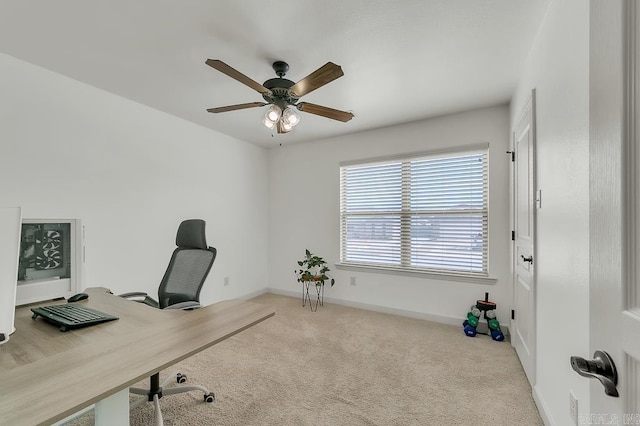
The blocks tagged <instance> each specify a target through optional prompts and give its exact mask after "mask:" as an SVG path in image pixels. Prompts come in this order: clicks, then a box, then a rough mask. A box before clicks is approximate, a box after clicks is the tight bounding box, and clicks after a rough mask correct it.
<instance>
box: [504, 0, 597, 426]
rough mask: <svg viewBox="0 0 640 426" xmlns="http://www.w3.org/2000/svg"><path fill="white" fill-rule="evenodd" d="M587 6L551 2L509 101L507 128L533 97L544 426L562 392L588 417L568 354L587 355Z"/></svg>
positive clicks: (562, 413)
mask: <svg viewBox="0 0 640 426" xmlns="http://www.w3.org/2000/svg"><path fill="white" fill-rule="evenodd" d="M588 70H589V2H584V1H581V0H561V1H560V0H553V1H552V2H551V4H550V6H549V9H548V11H547V14H546V16H545V19H544V21H543V24H542V26H541V28H540V32H539V34H538V36H537V39H536V41H535V43H534V45H533V48H532V50H531V52H530V55H529V58H528V61H527V65H526V68H525V70H524V71H523V74H522V78H521V79H520V82H519V84H518V87H517V90H516V92H515V94H514V96H513V100H512V104H511V123H512V127H513V126H514V125H515V124H516V119H517V116H518V114H519V113H520V111H521V110H522V108H523V106H524V102H525V100H526V97H527V96H528V95H529V93H530V91H531V89H532V88H536V99H537V132H538V133H537V168H536V172H537V179H538V188H540V189H541V190H542V207H541V208H540V209H538V212H537V213H538V217H537V241H536V244H537V246H536V274H537V318H538V319H537V345H538V348H537V349H538V351H537V384H536V386H535V389H534V394H535V396H536V397H537V399H538V402H539V406H540V408H541V411H543V413H544V415H545V416H546V417H547V420H548V422H549V424H552V425H567V424H572V423H571V419H570V417H569V390H570V389H573V391H574V393H575V394H576V396H577V397H578V400H579V408H580V413H582V414H587V413H588V412H589V381H588V380H585V379H584V378H582V377H580V376H579V375H577V374H576V373H575V372H573V370H572V369H571V366H570V364H569V357H570V356H571V355H580V356H585V357H588V356H589V355H590V354H589V263H588V261H589V214H588V212H589V93H588V90H589V72H588Z"/></svg>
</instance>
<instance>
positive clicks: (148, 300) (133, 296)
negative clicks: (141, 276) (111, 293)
mask: <svg viewBox="0 0 640 426" xmlns="http://www.w3.org/2000/svg"><path fill="white" fill-rule="evenodd" d="M118 297H122V298H123V299H127V300H132V301H134V302H138V303H144V304H145V305H149V306H151V307H153V308H158V307H159V305H158V302H156V301H155V300H154V299H152V298H151V297H149V295H148V294H147V293H143V292H139V291H134V292H131V293H123V294H119V295H118ZM136 297H137V298H138V299H136ZM141 298H142V299H141Z"/></svg>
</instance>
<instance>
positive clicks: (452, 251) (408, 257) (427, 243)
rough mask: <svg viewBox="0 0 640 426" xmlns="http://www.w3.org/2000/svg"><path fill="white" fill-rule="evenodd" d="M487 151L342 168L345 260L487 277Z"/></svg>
mask: <svg viewBox="0 0 640 426" xmlns="http://www.w3.org/2000/svg"><path fill="white" fill-rule="evenodd" d="M487 163H488V160H487V149H486V147H484V148H482V149H474V150H467V151H464V152H448V153H440V154H431V155H420V156H411V157H407V158H401V159H393V160H384V161H376V162H369V163H359V164H350V165H342V167H341V168H340V228H341V230H340V245H341V250H340V261H341V263H342V264H343V265H352V266H373V267H381V268H387V269H399V270H406V271H416V272H431V273H439V274H450V275H466V276H479V277H487V275H488V273H487V257H488V244H487V243H488V237H487V235H488V232H487V231H488V177H487V175H488V164H487Z"/></svg>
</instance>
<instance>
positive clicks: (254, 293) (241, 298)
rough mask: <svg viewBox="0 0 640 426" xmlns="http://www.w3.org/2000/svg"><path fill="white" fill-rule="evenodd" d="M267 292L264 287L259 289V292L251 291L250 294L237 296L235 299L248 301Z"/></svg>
mask: <svg viewBox="0 0 640 426" xmlns="http://www.w3.org/2000/svg"><path fill="white" fill-rule="evenodd" d="M268 291H269V289H268V288H266V287H265V288H261V289H260V290H256V291H252V292H251V293H247V294H245V295H242V296H239V297H237V298H236V299H240V300H249V299H253V298H254V297H258V296H261V295H263V294H265V293H267V292H268Z"/></svg>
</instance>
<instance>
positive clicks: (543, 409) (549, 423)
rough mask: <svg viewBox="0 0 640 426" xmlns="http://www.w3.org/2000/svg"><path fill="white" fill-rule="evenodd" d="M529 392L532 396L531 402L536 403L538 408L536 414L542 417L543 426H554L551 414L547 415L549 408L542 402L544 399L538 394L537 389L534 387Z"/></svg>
mask: <svg viewBox="0 0 640 426" xmlns="http://www.w3.org/2000/svg"><path fill="white" fill-rule="evenodd" d="M531 391H532V392H531V393H532V395H533V401H534V402H535V403H536V407H538V412H539V413H540V417H542V421H543V422H544V424H545V426H553V425H555V423H554V421H553V419H552V417H551V414H550V413H549V407H547V404H546V403H545V402H544V399H543V398H542V397H541V396H540V393H539V392H538V387H537V386H534V387H533V389H532V390H531Z"/></svg>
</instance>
